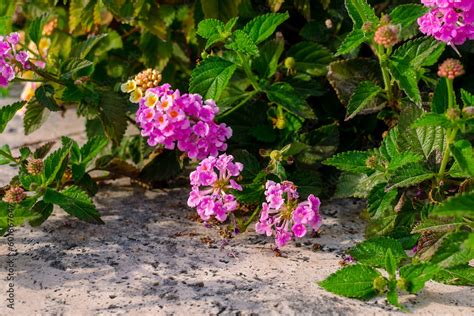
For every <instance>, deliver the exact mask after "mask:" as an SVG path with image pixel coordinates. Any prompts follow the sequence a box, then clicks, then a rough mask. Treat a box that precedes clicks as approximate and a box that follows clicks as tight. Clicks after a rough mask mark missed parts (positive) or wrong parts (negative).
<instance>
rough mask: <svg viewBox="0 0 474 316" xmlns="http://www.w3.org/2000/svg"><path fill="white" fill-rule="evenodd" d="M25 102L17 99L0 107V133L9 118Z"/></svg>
mask: <svg viewBox="0 0 474 316" xmlns="http://www.w3.org/2000/svg"><path fill="white" fill-rule="evenodd" d="M25 104H26V102H25V101H19V102H15V103H13V104H10V105H6V106H3V107H1V108H0V133H3V131H4V130H5V127H7V124H8V122H10V120H11V119H12V118H13V117H14V116H15V113H16V112H17V111H18V110H20V109H21V108H22V107H23V106H24V105H25Z"/></svg>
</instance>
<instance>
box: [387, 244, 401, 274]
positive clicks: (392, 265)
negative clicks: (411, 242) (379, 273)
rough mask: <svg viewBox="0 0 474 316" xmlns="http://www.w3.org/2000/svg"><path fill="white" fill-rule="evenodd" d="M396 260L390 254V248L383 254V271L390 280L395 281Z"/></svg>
mask: <svg viewBox="0 0 474 316" xmlns="http://www.w3.org/2000/svg"><path fill="white" fill-rule="evenodd" d="M397 265H398V263H397V260H396V259H395V257H394V256H393V254H392V250H391V249H390V248H388V249H387V251H386V253H385V270H386V271H387V272H388V275H389V276H390V278H391V279H395V277H396V276H395V274H396V273H397Z"/></svg>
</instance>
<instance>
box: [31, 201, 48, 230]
mask: <svg viewBox="0 0 474 316" xmlns="http://www.w3.org/2000/svg"><path fill="white" fill-rule="evenodd" d="M32 211H33V212H34V213H36V214H37V215H38V216H37V217H35V218H33V219H31V220H30V221H29V222H30V225H31V226H33V227H35V226H39V225H41V224H42V223H43V222H44V221H45V220H47V219H48V217H49V216H50V215H51V213H53V204H49V203H45V202H44V201H38V202H37V203H36V204H35V205H34V206H33V208H32Z"/></svg>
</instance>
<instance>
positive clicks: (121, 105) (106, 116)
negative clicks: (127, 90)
mask: <svg viewBox="0 0 474 316" xmlns="http://www.w3.org/2000/svg"><path fill="white" fill-rule="evenodd" d="M99 118H100V121H101V122H102V126H103V128H104V131H105V134H106V135H107V136H108V137H109V138H110V139H111V140H112V141H113V142H114V143H115V144H119V143H120V141H121V139H122V137H123V135H124V134H125V130H126V129H127V125H128V122H127V102H126V100H125V99H124V98H123V97H121V96H120V95H119V94H117V93H115V92H113V91H103V92H102V93H101V95H100V115H99Z"/></svg>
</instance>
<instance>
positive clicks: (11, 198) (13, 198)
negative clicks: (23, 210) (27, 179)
mask: <svg viewBox="0 0 474 316" xmlns="http://www.w3.org/2000/svg"><path fill="white" fill-rule="evenodd" d="M25 198H26V193H25V190H23V189H22V188H20V187H19V186H12V187H11V188H10V189H8V190H7V192H5V195H4V196H3V199H2V200H3V201H4V202H6V203H10V204H16V203H20V202H21V201H23V200H24V199H25Z"/></svg>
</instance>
